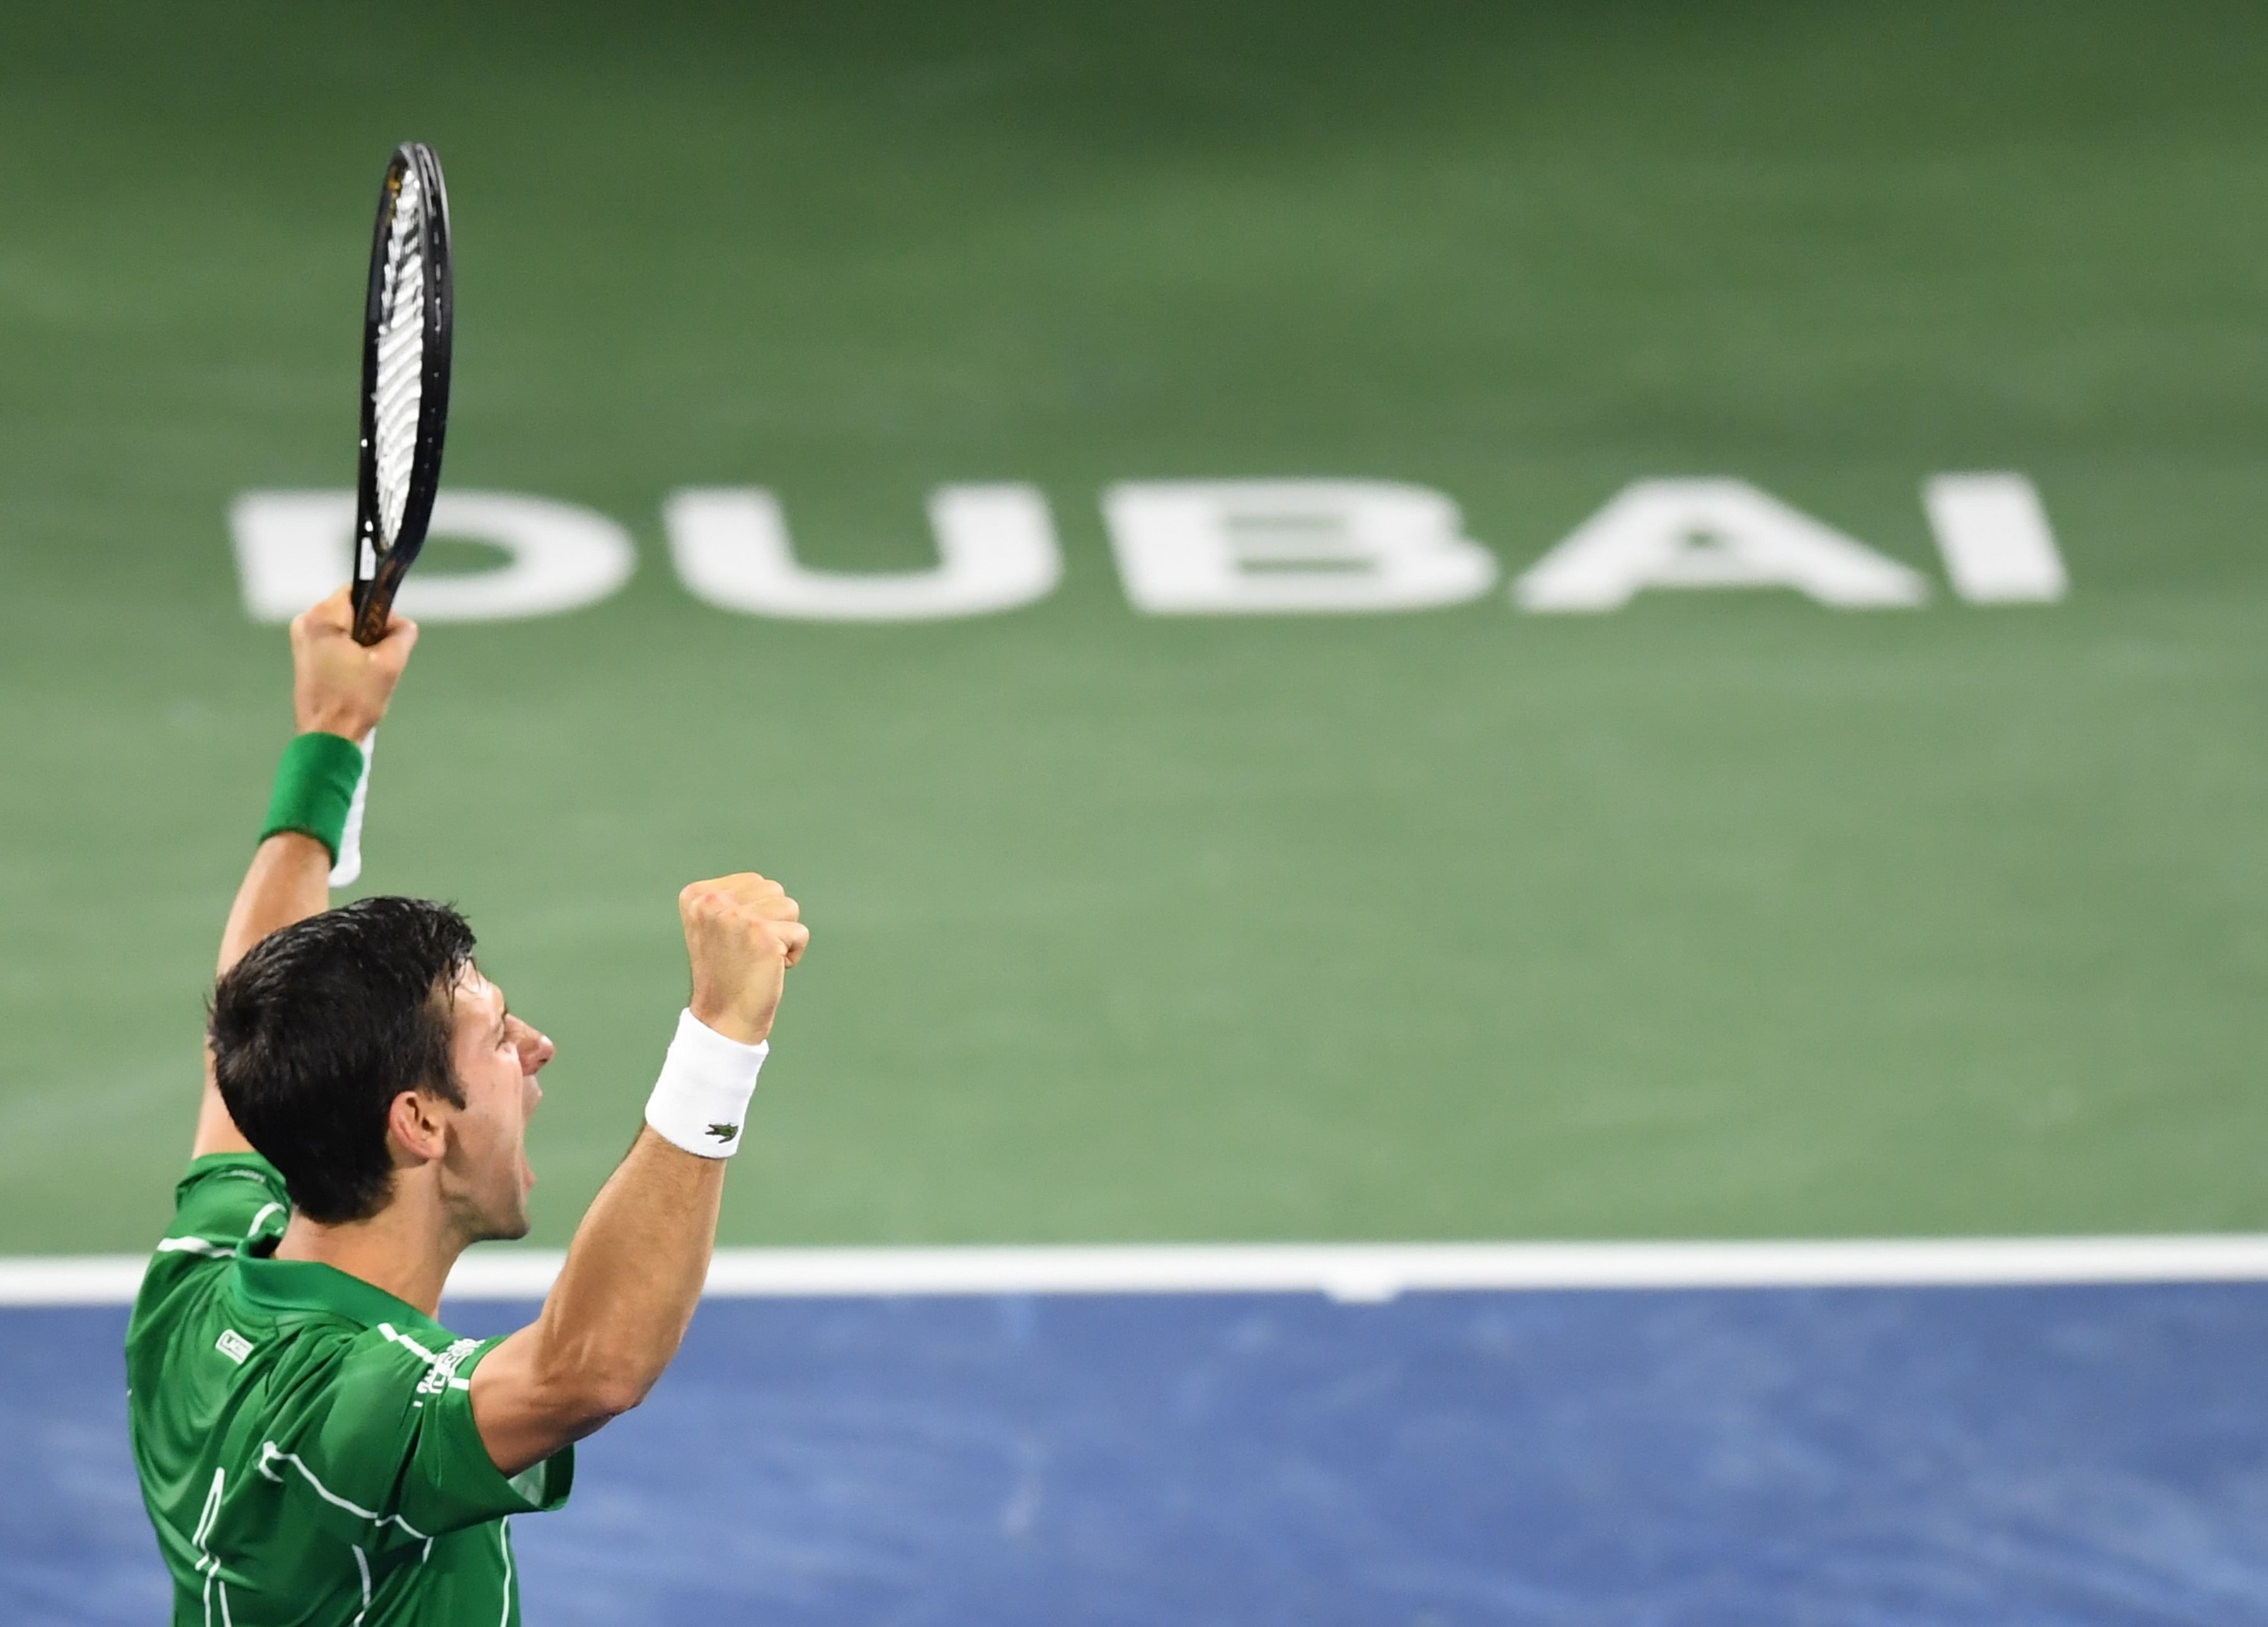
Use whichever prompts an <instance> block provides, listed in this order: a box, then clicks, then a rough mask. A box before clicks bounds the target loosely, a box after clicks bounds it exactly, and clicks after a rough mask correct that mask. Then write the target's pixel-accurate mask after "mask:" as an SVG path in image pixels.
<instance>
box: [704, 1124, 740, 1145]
mask: <svg viewBox="0 0 2268 1627" xmlns="http://www.w3.org/2000/svg"><path fill="white" fill-rule="evenodd" d="M709 1133H710V1134H711V1135H712V1136H714V1137H717V1139H718V1140H719V1141H722V1142H724V1143H725V1144H726V1145H731V1143H732V1139H733V1137H735V1136H737V1135H739V1134H740V1126H739V1125H738V1124H711V1126H709Z"/></svg>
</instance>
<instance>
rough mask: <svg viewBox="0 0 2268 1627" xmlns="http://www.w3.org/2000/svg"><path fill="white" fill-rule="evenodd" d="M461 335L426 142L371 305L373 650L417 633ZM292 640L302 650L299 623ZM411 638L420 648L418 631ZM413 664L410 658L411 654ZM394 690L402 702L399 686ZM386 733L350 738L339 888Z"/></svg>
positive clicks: (378, 270)
mask: <svg viewBox="0 0 2268 1627" xmlns="http://www.w3.org/2000/svg"><path fill="white" fill-rule="evenodd" d="M454 328H455V310H454V299H453V291H452V276H451V270H450V254H449V194H448V189H447V188H446V187H445V186H444V185H443V183H442V180H441V161H440V160H439V159H438V158H435V157H434V156H433V150H432V149H431V147H428V146H426V145H425V144H423V143H422V142H414V141H413V142H404V143H403V144H401V146H399V147H397V148H395V149H394V157H393V158H391V159H390V160H389V161H388V162H387V166H386V180H385V182H384V184H383V185H382V186H381V187H380V188H379V195H378V227H377V230H376V232H374V233H373V235H372V239H371V249H370V283H369V287H368V291H367V295H366V298H365V301H364V307H363V340H362V450H361V460H360V467H359V469H358V470H357V475H358V478H357V481H356V483H355V573H354V585H353V588H352V600H351V609H350V627H351V629H352V633H353V637H354V640H355V642H357V644H364V645H366V646H369V647H370V648H371V649H372V651H373V652H375V651H377V650H379V649H382V648H383V647H385V645H386V644H388V643H389V642H391V641H392V640H393V639H394V637H395V636H396V629H399V628H403V627H409V623H408V622H403V621H401V618H399V617H398V616H396V615H394V593H396V592H397V591H398V590H399V589H400V588H401V582H402V578H404V577H406V576H408V575H409V567H410V566H411V565H412V564H414V563H416V559H417V550H418V549H419V548H423V546H424V544H425V528H426V526H427V525H428V523H429V522H430V521H431V519H432V517H433V496H434V492H435V491H436V490H438V487H439V485H440V482H441V443H442V439H443V438H444V436H445V434H446V431H447V429H448V425H449V355H450V346H451V342H452V338H453V333H454ZM292 636H293V639H294V642H295V644H296V643H297V640H298V628H297V626H296V625H295V626H294V628H293V629H292ZM409 637H410V639H411V640H412V641H415V639H416V629H415V628H414V627H410V628H409ZM401 654H402V656H403V657H404V658H406V657H407V656H408V654H409V650H408V648H407V646H404V647H403V649H402V652H401ZM395 675H396V676H397V677H398V676H399V675H400V666H399V664H398V663H397V664H396V666H395ZM387 688H388V692H389V693H390V692H391V689H392V685H391V684H390V683H389V684H388V686H387ZM379 710H380V711H383V710H385V708H384V706H383V705H381V706H380V707H379ZM375 725H376V718H372V730H374V728H375ZM301 726H302V727H305V726H306V725H304V724H303V725H301ZM372 730H365V732H364V733H349V734H347V738H348V739H349V740H358V741H360V742H361V743H362V758H363V767H362V778H361V779H360V780H359V781H358V782H357V784H356V785H355V792H354V802H353V805H352V806H350V808H349V809H348V811H347V827H346V834H345V836H343V837H342V840H341V841H340V843H339V854H338V862H337V863H336V864H335V865H334V866H333V867H332V870H331V878H330V880H331V885H332V886H333V887H348V886H351V885H352V884H353V882H354V880H355V879H356V878H357V877H358V876H360V875H361V874H362V821H363V807H364V805H365V802H366V801H367V799H368V798H369V795H370V762H371V755H372V751H373V750H374V748H375V747H376V746H377V744H378V741H377V737H376V734H375V733H373V732H372ZM331 732H332V733H345V731H343V730H333V731H331Z"/></svg>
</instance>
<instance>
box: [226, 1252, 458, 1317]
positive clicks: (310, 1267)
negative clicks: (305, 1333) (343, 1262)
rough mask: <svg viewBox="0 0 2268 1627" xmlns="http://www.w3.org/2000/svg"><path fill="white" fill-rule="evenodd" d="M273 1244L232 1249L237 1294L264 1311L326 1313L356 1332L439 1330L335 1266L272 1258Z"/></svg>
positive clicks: (382, 1291) (398, 1301)
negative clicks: (383, 1327) (382, 1327)
mask: <svg viewBox="0 0 2268 1627" xmlns="http://www.w3.org/2000/svg"><path fill="white" fill-rule="evenodd" d="M278 1241H279V1239H277V1238H273V1237H264V1238H247V1239H246V1240H245V1241H244V1242H242V1243H241V1244H239V1246H238V1248H237V1251H236V1287H237V1292H239V1293H240V1294H242V1295H243V1296H244V1298H245V1299H247V1300H248V1301H250V1302H251V1303H252V1304H254V1305H256V1306H259V1307H261V1308H262V1309H264V1310H270V1311H319V1312H326V1313H328V1314H331V1315H333V1316H340V1317H343V1318H345V1319H346V1320H347V1321H350V1322H353V1323H354V1324H356V1325H357V1327H362V1328H375V1327H376V1326H378V1324H379V1323H380V1322H392V1323H393V1324H394V1325H395V1326H396V1327H402V1326H405V1325H406V1326H408V1327H411V1328H421V1329H422V1328H431V1329H439V1327H440V1324H439V1323H438V1322H437V1321H434V1320H433V1319H432V1318H431V1316H428V1315H427V1314H425V1313H424V1312H423V1311H421V1310H419V1309H418V1308H417V1307H416V1306H414V1305H412V1304H410V1303H409V1301H408V1300H406V1299H395V1298H394V1296H393V1295H392V1294H390V1293H388V1292H386V1290H385V1289H383V1288H380V1287H379V1286H377V1285H375V1284H372V1283H366V1282H365V1281H363V1279H362V1278H361V1277H350V1276H349V1275H348V1274H347V1273H346V1272H344V1271H342V1270H339V1269H338V1268H337V1267H336V1266H335V1265H326V1264H324V1263H322V1262H321V1261H320V1260H278V1259H276V1258H274V1257H273V1251H274V1249H275V1248H276V1243H277V1242H278ZM254 1250H258V1251H259V1252H256V1253H255V1252H254Z"/></svg>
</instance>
